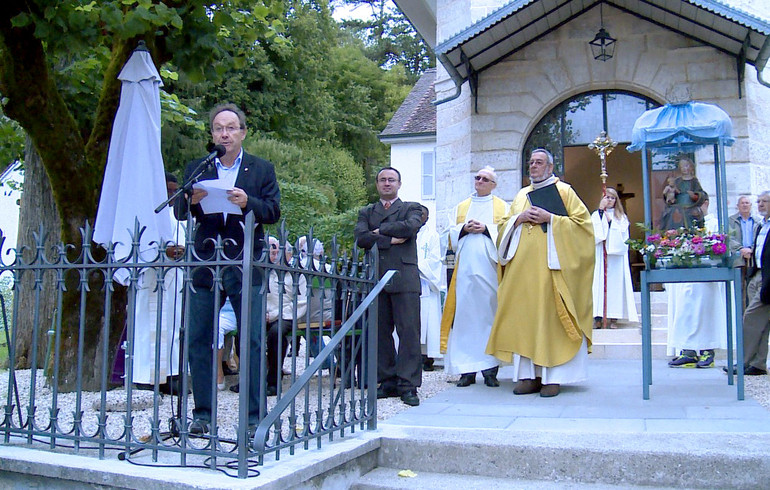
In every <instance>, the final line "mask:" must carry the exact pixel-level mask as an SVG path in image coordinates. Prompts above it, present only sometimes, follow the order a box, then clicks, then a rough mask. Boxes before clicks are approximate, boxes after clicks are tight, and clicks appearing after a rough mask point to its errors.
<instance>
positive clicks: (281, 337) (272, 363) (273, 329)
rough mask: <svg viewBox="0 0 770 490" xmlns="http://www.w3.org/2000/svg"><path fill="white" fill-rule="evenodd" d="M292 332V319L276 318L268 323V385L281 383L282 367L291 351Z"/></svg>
mask: <svg viewBox="0 0 770 490" xmlns="http://www.w3.org/2000/svg"><path fill="white" fill-rule="evenodd" d="M279 324H280V325H279ZM290 333H291V320H283V322H279V321H277V320H276V321H274V322H270V323H268V324H267V349H266V353H265V355H266V357H267V386H278V385H279V384H281V369H282V367H283V361H284V359H286V354H288V352H289V346H290V342H291V338H290V335H289V334H290ZM279 344H280V346H279Z"/></svg>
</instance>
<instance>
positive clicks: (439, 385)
mask: <svg viewBox="0 0 770 490" xmlns="http://www.w3.org/2000/svg"><path fill="white" fill-rule="evenodd" d="M716 369H719V368H718V367H717V368H716ZM29 376H30V372H29V370H23V371H17V385H18V386H19V389H20V391H21V393H20V402H21V406H22V407H23V408H22V413H23V414H26V413H27V405H28V403H29V397H28V392H29V386H30V383H29ZM321 379H322V380H323V381H322V382H324V383H326V385H325V386H326V387H325V389H324V390H322V392H323V393H324V396H323V397H322V399H323V400H324V401H323V402H322V403H326V402H327V401H328V396H329V395H328V380H329V378H328V375H325V376H324V377H322V378H321ZM457 379H458V376H449V375H447V374H446V373H445V371H444V370H443V369H437V370H435V371H432V372H424V373H423V381H422V387H421V388H420V389H419V396H420V399H421V400H426V399H428V398H430V397H432V396H435V395H436V394H438V393H440V392H442V391H444V390H446V389H447V388H450V387H452V386H453V385H454V382H456V381H457ZM744 380H745V392H746V396H747V397H750V398H753V399H755V400H757V401H758V402H759V403H760V404H761V405H762V406H763V407H765V408H766V409H768V410H770V376H746V377H745V378H744ZM227 382H228V385H229V384H231V383H235V382H237V377H236V376H231V377H228V380H227ZM7 386H8V372H7V371H4V372H2V373H0V393H3V394H5V393H7ZM286 386H287V384H286V382H284V387H286ZM316 386H317V384H316V383H313V384H312V385H311V389H310V392H311V396H312V393H313V392H314V391H316V390H315V387H316ZM35 389H36V395H35V396H36V399H37V406H38V408H37V412H36V415H35V419H36V424H38V427H39V428H43V427H45V426H46V425H47V424H48V417H49V410H48V409H49V407H50V406H51V399H52V390H51V388H50V387H49V386H47V385H46V382H45V379H43V378H42V375H41V376H40V377H39V378H38V382H37V384H36V388H35ZM359 393H360V391H358V390H356V392H355V394H352V393H351V391H350V390H347V391H346V397H347V398H348V399H349V400H350V399H356V398H359V397H358V394H359ZM133 394H134V396H133V399H132V414H133V415H134V431H135V436H137V437H146V436H147V435H149V434H150V423H149V421H150V420H151V419H152V418H153V416H154V410H155V407H153V403H152V400H153V393H152V392H148V391H134V392H133ZM105 397H106V402H107V405H106V406H107V408H108V410H109V412H108V414H109V418H108V423H107V426H106V431H107V434H108V435H109V436H110V437H115V438H118V437H120V435H121V433H122V431H123V428H124V421H123V415H124V414H125V398H126V395H125V390H124V389H122V388H118V389H114V390H111V391H109V392H107V393H106V395H105ZM351 397H352V398H351ZM188 400H189V401H188V403H189V405H190V408H191V407H192V404H193V400H192V396H190V397H189V399H188ZM275 400H276V398H275V397H270V398H269V399H268V408H270V407H271V406H273V405H274V404H275ZM57 402H58V406H57V408H58V409H59V410H60V412H59V413H60V415H59V421H58V423H59V427H60V428H61V429H63V430H64V431H67V429H68V428H69V427H71V425H72V419H73V415H72V414H73V413H74V412H75V411H76V410H77V406H76V404H77V399H76V397H75V395H74V394H73V393H60V394H59V395H58V398H57ZM100 403H101V397H100V394H99V393H83V396H82V397H81V407H80V409H81V410H82V411H83V412H84V414H83V424H82V426H83V431H84V432H85V433H87V434H93V433H95V432H96V431H97V430H98V418H97V415H98V410H99V407H100ZM313 403H315V402H314V401H311V405H310V406H311V412H312V407H313V406H314V405H313ZM3 404H5V403H3ZM298 405H299V406H300V407H301V406H302V403H299V404H298ZM175 408H176V403H175V401H174V403H172V400H171V399H170V397H163V398H162V400H161V402H160V403H159V404H158V407H157V410H158V417H159V419H160V420H161V421H165V420H168V419H169V418H171V417H172V410H174V409H175ZM408 408H410V407H408V406H407V405H405V404H404V403H402V402H401V400H400V399H398V398H386V399H383V400H379V401H378V404H377V419H378V420H386V419H388V418H389V417H391V416H393V415H395V414H397V413H400V412H403V411H404V410H407V409H408ZM237 418H238V395H237V394H235V393H232V392H230V391H229V390H225V391H221V392H219V405H218V420H219V422H220V436H221V437H223V438H234V437H235V425H236V421H237ZM14 421H15V423H18V414H17V413H14ZM160 429H161V430H165V429H166V427H163V426H161V428H160Z"/></svg>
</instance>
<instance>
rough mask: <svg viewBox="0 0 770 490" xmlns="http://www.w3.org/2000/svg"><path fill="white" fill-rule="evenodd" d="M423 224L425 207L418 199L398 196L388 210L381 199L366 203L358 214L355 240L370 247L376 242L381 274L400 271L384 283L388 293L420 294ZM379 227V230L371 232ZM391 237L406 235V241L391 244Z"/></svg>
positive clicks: (362, 246)
mask: <svg viewBox="0 0 770 490" xmlns="http://www.w3.org/2000/svg"><path fill="white" fill-rule="evenodd" d="M421 226H422V208H421V207H420V205H419V204H418V203H416V202H403V201H402V200H401V199H396V200H395V201H394V202H393V204H392V205H391V206H390V209H387V210H386V209H385V208H384V207H383V206H382V203H381V202H380V201H377V202H376V203H373V204H369V205H368V206H365V207H363V208H362V209H361V211H359V213H358V222H357V223H356V227H355V236H356V243H357V244H358V246H359V247H361V248H364V249H367V250H368V249H370V248H372V247H373V246H375V245H377V250H378V252H379V254H380V262H379V274H380V277H382V275H383V274H385V272H386V271H388V270H391V269H394V270H397V271H399V273H398V274H396V276H395V277H394V278H393V280H392V281H391V282H390V284H388V285H387V286H385V291H386V292H388V293H419V292H420V270H419V269H418V268H417V239H416V237H417V232H418V231H419V230H420V227H421ZM376 229H379V233H378V234H375V233H372V231H373V230H376ZM391 237H395V238H406V239H407V240H406V241H405V242H404V243H400V244H398V245H391V244H390V239H391Z"/></svg>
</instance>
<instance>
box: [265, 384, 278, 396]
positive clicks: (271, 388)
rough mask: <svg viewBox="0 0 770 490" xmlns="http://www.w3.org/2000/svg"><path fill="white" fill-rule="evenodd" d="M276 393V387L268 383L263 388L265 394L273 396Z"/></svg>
mask: <svg viewBox="0 0 770 490" xmlns="http://www.w3.org/2000/svg"><path fill="white" fill-rule="evenodd" d="M277 394H278V387H277V386H271V385H268V386H267V388H266V389H265V396H275V395H277Z"/></svg>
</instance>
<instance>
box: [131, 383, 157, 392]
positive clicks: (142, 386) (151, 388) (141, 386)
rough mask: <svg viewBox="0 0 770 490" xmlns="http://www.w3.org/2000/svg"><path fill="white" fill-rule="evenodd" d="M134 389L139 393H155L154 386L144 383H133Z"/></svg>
mask: <svg viewBox="0 0 770 490" xmlns="http://www.w3.org/2000/svg"><path fill="white" fill-rule="evenodd" d="M134 389H135V390H139V391H155V385H151V384H145V383H134Z"/></svg>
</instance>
